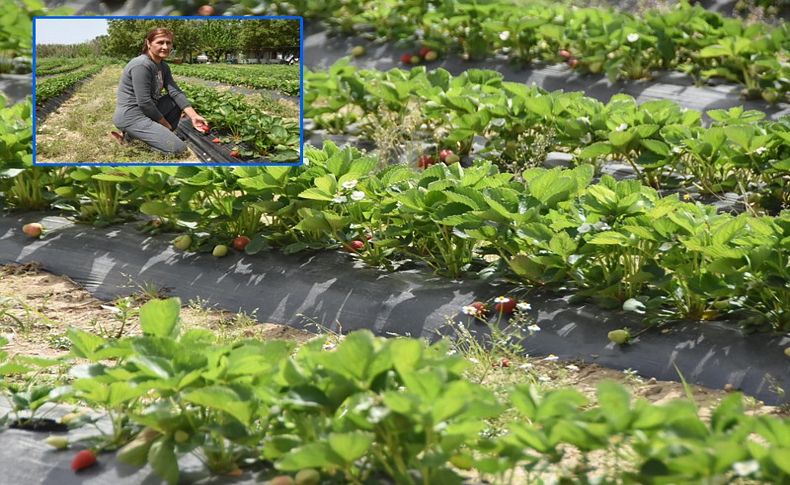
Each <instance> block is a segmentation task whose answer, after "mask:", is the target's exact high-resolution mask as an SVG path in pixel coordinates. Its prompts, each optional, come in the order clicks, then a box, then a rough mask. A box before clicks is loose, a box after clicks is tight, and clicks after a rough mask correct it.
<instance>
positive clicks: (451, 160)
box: [444, 153, 461, 165]
mask: <svg viewBox="0 0 790 485" xmlns="http://www.w3.org/2000/svg"><path fill="white" fill-rule="evenodd" d="M459 161H461V157H459V156H458V155H456V154H455V153H453V154H451V155H447V158H445V159H444V163H446V164H447V165H452V164H454V163H458V162H459Z"/></svg>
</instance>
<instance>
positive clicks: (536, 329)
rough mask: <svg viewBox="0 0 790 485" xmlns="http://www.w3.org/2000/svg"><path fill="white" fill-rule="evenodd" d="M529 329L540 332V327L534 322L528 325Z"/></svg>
mask: <svg viewBox="0 0 790 485" xmlns="http://www.w3.org/2000/svg"><path fill="white" fill-rule="evenodd" d="M527 330H529V331H530V332H532V333H535V332H540V327H539V326H537V325H535V324H534V323H533V324H532V325H530V326H528V327H527Z"/></svg>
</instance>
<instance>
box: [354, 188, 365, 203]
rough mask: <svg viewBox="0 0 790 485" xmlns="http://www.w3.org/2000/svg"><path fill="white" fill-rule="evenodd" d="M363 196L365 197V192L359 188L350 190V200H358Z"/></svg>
mask: <svg viewBox="0 0 790 485" xmlns="http://www.w3.org/2000/svg"><path fill="white" fill-rule="evenodd" d="M364 198H365V192H362V191H361V190H355V191H353V192H351V200H354V201H357V202H359V201H360V200H362V199H364Z"/></svg>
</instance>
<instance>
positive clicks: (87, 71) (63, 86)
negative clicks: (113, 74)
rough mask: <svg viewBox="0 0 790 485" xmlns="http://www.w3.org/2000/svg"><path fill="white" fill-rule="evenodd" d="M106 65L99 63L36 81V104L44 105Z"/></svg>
mask: <svg viewBox="0 0 790 485" xmlns="http://www.w3.org/2000/svg"><path fill="white" fill-rule="evenodd" d="M103 67H104V66H103V65H101V64H99V65H98V66H97V65H92V66H91V67H87V68H84V69H80V70H79V71H75V72H70V73H67V74H62V75H59V76H53V77H47V78H44V79H41V80H38V81H37V82H36V91H35V96H36V106H43V105H44V104H45V103H46V102H47V101H49V100H50V99H52V98H54V97H57V96H59V95H61V94H62V93H64V92H65V91H66V90H68V89H70V88H71V87H72V86H74V84H76V83H77V82H79V81H82V80H83V79H86V78H88V77H90V76H93V75H94V74H96V73H97V72H99V71H101V70H102V68H103Z"/></svg>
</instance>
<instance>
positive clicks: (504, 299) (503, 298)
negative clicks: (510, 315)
mask: <svg viewBox="0 0 790 485" xmlns="http://www.w3.org/2000/svg"><path fill="white" fill-rule="evenodd" d="M509 301H510V298H508V297H506V296H498V297H496V298H494V303H507V302H509Z"/></svg>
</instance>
